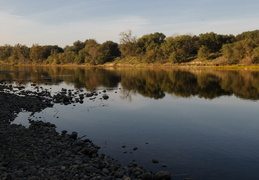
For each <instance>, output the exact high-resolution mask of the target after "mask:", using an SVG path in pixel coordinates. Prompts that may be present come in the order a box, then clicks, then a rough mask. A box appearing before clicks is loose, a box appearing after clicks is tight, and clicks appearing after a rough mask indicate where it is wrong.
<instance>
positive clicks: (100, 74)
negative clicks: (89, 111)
mask: <svg viewBox="0 0 259 180" xmlns="http://www.w3.org/2000/svg"><path fill="white" fill-rule="evenodd" d="M4 70H5V71H7V70H8V71H13V72H12V73H1V74H0V79H1V80H3V79H8V80H9V79H14V80H16V83H17V84H27V83H29V82H33V83H36V84H38V85H44V84H55V85H58V84H60V83H61V82H65V83H67V84H69V85H73V86H74V87H75V88H77V89H81V88H85V89H86V90H88V91H93V90H95V89H98V88H111V89H117V88H118V87H119V84H120V86H121V87H122V88H123V90H122V92H123V96H122V98H127V99H129V100H130V98H131V97H130V96H131V94H132V93H133V94H134V93H138V94H141V95H142V96H144V97H149V98H154V99H161V98H163V97H164V96H165V94H172V95H174V96H179V97H191V96H198V97H200V98H206V99H213V98H216V97H220V96H226V95H227V96H229V95H233V94H234V95H235V96H237V97H239V98H243V99H249V100H258V99H259V72H258V71H244V70H239V71H227V70H211V69H203V70H199V69H197V68H196V69H191V70H189V69H148V68H146V69H145V68H135V69H134V68H118V69H116V68H109V69H104V68H78V67H55V66H42V67H38V66H26V67H23V66H19V67H15V66H2V67H1V69H0V71H4Z"/></svg>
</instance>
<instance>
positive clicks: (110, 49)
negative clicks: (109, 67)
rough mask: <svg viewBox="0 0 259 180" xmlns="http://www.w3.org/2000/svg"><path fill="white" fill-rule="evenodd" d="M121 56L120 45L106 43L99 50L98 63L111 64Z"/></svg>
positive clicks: (111, 42) (110, 42)
mask: <svg viewBox="0 0 259 180" xmlns="http://www.w3.org/2000/svg"><path fill="white" fill-rule="evenodd" d="M120 55H121V53H120V50H119V45H118V44H117V43H115V42H113V41H106V42H104V43H103V44H101V45H100V47H99V49H98V58H97V59H98V60H97V62H96V63H98V64H103V63H105V62H111V61H113V60H114V59H115V58H116V57H119V56H120Z"/></svg>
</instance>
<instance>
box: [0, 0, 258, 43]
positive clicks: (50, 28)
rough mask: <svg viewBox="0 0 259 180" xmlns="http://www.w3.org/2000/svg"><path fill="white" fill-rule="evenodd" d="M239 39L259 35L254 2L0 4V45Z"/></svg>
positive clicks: (16, 0) (22, 0) (47, 0)
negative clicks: (123, 36)
mask: <svg viewBox="0 0 259 180" xmlns="http://www.w3.org/2000/svg"><path fill="white" fill-rule="evenodd" d="M129 29H130V30H132V32H133V34H134V35H136V36H137V37H141V36H142V35H144V34H149V33H154V32H162V33H164V34H165V35H166V36H171V35H174V34H195V35H199V34H200V33H206V32H215V33H218V34H234V35H236V34H239V33H241V32H244V31H250V30H256V29H259V1H258V0H217V1H216V0H41V1H39V0H0V45H4V44H11V45H14V44H17V43H20V44H25V45H27V46H31V45H32V44H33V43H37V44H40V45H59V46H61V47H64V46H65V45H72V43H73V42H74V41H76V40H81V41H84V40H85V39H90V38H94V39H96V40H97V41H98V42H99V43H102V42H104V41H106V40H112V41H115V42H119V34H120V32H122V31H126V30H129Z"/></svg>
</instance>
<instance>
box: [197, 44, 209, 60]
mask: <svg viewBox="0 0 259 180" xmlns="http://www.w3.org/2000/svg"><path fill="white" fill-rule="evenodd" d="M209 55H210V50H209V48H208V47H206V46H201V47H200V49H199V51H198V58H199V59H208V58H209Z"/></svg>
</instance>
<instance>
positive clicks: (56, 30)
mask: <svg viewBox="0 0 259 180" xmlns="http://www.w3.org/2000/svg"><path fill="white" fill-rule="evenodd" d="M0 23H1V26H2V27H1V29H0V33H1V35H2V37H1V41H2V42H0V43H1V45H3V44H11V45H14V44H17V43H21V44H25V45H27V46H31V45H32V44H34V43H37V44H41V45H46V44H52V45H54V44H57V45H60V46H65V45H71V44H72V43H73V42H74V41H76V40H82V41H84V40H85V39H90V38H93V39H96V40H97V41H98V42H100V43H102V42H104V41H106V40H112V41H116V42H118V40H119V33H120V32H122V31H125V30H127V29H132V30H133V31H138V30H140V29H143V28H145V26H146V25H148V24H149V21H148V20H146V19H143V18H141V17H138V16H125V17H116V16H114V17H107V18H95V19H92V20H81V21H68V22H64V23H60V24H59V23H57V24H46V23H44V22H40V21H36V19H30V18H28V17H24V16H18V15H12V14H9V13H0Z"/></svg>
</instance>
